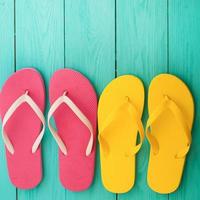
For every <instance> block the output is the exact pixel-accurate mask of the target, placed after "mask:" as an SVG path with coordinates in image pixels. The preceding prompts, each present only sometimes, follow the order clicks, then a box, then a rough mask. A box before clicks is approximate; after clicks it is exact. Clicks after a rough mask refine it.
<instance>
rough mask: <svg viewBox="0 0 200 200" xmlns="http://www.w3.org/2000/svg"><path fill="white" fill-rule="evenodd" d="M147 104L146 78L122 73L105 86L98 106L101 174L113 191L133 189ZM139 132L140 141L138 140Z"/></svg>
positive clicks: (109, 189) (107, 187) (107, 186)
mask: <svg viewBox="0 0 200 200" xmlns="http://www.w3.org/2000/svg"><path fill="white" fill-rule="evenodd" d="M143 106H144V88H143V84H142V82H141V81H140V80H139V79H138V78H136V77H134V76H132V75H124V76H120V77H118V78H116V79H114V80H113V81H111V83H109V84H108V85H107V87H106V88H105V89H104V91H103V93H102V95H101V97H100V100H99V106H98V124H99V143H100V160H101V176H102V182H103V185H104V187H105V188H106V189H107V190H108V191H110V192H113V193H125V192H127V191H129V190H130V189H131V188H132V187H133V185H134V182H135V154H136V153H137V152H138V151H139V149H140V147H141V145H142V141H143V139H144V130H143V125H142V122H141V116H142V112H143ZM138 132H139V134H140V143H139V144H136V140H137V135H138Z"/></svg>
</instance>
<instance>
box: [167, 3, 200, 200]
mask: <svg viewBox="0 0 200 200" xmlns="http://www.w3.org/2000/svg"><path fill="white" fill-rule="evenodd" d="M199 8H200V1H198V0H191V1H187V0H169V72H170V73H173V74H175V75H178V76H179V77H180V78H181V79H183V81H185V82H186V84H187V85H188V86H189V87H190V89H191V91H192V93H193V96H194V99H195V107H196V117H195V122H194V128H193V132H192V135H193V141H192V146H191V150H190V152H189V155H188V156H187V161H186V165H185V170H184V174H183V179H182V184H181V186H180V188H179V189H178V190H177V191H176V192H175V193H174V194H170V198H169V199H170V200H190V199H199V197H200V190H199V188H200V181H199V177H200V156H199V151H200V145H199V141H200V134H199V131H200V114H199V109H200V89H199V77H200V68H199V66H200V57H199V52H200V37H199V36H200V12H199Z"/></svg>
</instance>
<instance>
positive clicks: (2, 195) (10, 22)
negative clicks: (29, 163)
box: [0, 0, 16, 200]
mask: <svg viewBox="0 0 200 200" xmlns="http://www.w3.org/2000/svg"><path fill="white" fill-rule="evenodd" d="M13 11H14V4H13V1H12V0H7V1H4V0H0V85H2V84H3V83H4V81H5V80H6V79H7V77H8V76H9V75H11V74H12V73H13V72H14V70H15V60H14V12H13ZM5 22H6V23H5ZM15 198H16V188H15V187H14V186H12V184H11V183H10V181H9V178H8V171H7V166H6V159H5V151H4V144H3V141H2V139H0V199H8V200H10V199H15Z"/></svg>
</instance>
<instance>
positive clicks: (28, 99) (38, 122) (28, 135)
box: [0, 68, 45, 189]
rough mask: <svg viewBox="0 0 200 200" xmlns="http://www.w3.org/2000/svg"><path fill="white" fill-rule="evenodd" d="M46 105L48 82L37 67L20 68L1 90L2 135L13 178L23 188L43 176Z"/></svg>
mask: <svg viewBox="0 0 200 200" xmlns="http://www.w3.org/2000/svg"><path fill="white" fill-rule="evenodd" d="M44 108H45V90H44V83H43V80H42V78H41V76H40V74H39V73H38V72H37V71H36V70H34V69H31V68H26V69H23V70H19V71H17V72H16V73H14V74H13V75H12V76H11V77H10V78H9V79H8V80H7V81H6V83H5V84H4V86H3V88H2V91H1V93H0V114H1V118H2V136H3V141H4V143H5V147H6V158H7V166H8V173H9V177H10V180H11V182H12V183H13V185H15V186H16V187H18V188H21V189H30V188H34V187H35V186H36V185H38V184H39V182H40V181H41V179H42V159H41V145H40V143H41V140H42V137H43V134H44V130H45V119H44V116H43V111H44ZM42 125H43V126H42ZM41 126H42V127H41ZM41 128H42V129H41Z"/></svg>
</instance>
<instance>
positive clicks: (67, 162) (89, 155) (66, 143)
mask: <svg viewBox="0 0 200 200" xmlns="http://www.w3.org/2000/svg"><path fill="white" fill-rule="evenodd" d="M49 95H50V103H51V108H50V110H49V113H48V126H49V129H50V131H51V133H52V135H53V137H54V138H55V140H56V142H57V144H58V146H59V149H60V150H59V171H60V172H59V173H60V181H61V183H62V185H63V186H64V187H65V188H67V189H69V190H71V191H82V190H86V189H87V188H88V187H89V186H90V185H91V183H92V180H93V175H94V165H95V152H96V118H97V97H96V93H95V91H94V89H93V87H92V85H91V83H90V82H89V81H88V79H86V78H85V77H84V76H83V75H82V74H80V73H79V72H76V71H74V70H70V69H62V70H58V71H57V72H55V74H54V75H53V77H52V78H51V81H50V88H49ZM52 116H53V117H54V120H55V124H56V127H57V131H56V130H55V129H54V128H53V127H52V126H51V124H50V118H51V117H52Z"/></svg>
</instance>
